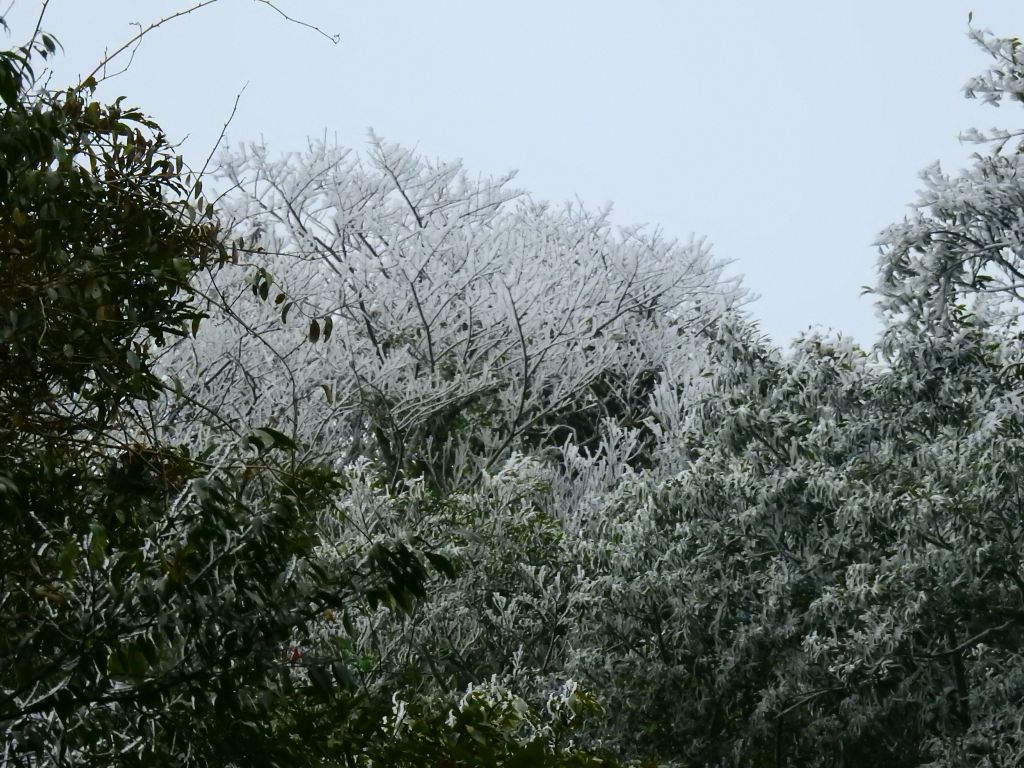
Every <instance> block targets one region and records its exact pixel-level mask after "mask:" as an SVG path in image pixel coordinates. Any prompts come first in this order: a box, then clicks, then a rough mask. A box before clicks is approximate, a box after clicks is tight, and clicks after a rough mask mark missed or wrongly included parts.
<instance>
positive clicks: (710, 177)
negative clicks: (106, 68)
mask: <svg viewBox="0 0 1024 768" xmlns="http://www.w3.org/2000/svg"><path fill="white" fill-rule="evenodd" d="M9 1H10V0H0V11H2V10H3V9H4V8H5V7H6V4H7V2H9ZM188 4H189V3H188V1H187V0H184V1H181V0H178V1H170V0H145V1H144V0H94V1H93V2H87V1H86V0H52V2H51V3H50V8H49V11H48V15H47V17H46V21H45V23H44V27H45V28H46V29H47V30H48V31H50V32H52V33H54V34H55V35H56V36H57V37H58V38H59V39H60V41H61V42H62V44H63V45H64V47H65V49H66V51H65V55H64V56H63V57H62V58H61V59H60V60H59V61H58V66H57V75H56V80H55V81H54V85H60V84H63V83H65V82H68V81H70V80H71V79H72V78H73V77H74V75H75V74H77V73H84V72H86V71H88V70H89V69H91V65H92V64H93V63H94V62H96V61H97V60H99V59H100V58H101V56H102V53H103V50H104V48H105V47H111V48H112V47H116V46H117V45H118V44H120V43H121V42H123V41H124V40H125V39H127V38H128V37H129V36H131V34H132V32H133V29H132V27H131V26H130V23H131V22H133V21H141V22H144V23H148V22H149V21H152V20H155V19H156V18H159V17H160V16H162V15H166V14H167V13H169V12H173V11H176V10H179V9H181V8H183V7H186V6H187V5H188ZM278 7H280V8H281V9H282V10H284V11H285V12H287V13H288V14H290V15H293V16H297V17H299V18H301V19H303V20H305V21H308V22H311V23H315V24H317V25H318V26H319V27H321V28H322V29H324V30H325V31H327V32H330V33H337V34H339V35H340V37H341V42H340V44H338V45H332V44H331V43H329V42H327V41H326V40H324V39H323V38H321V37H319V36H317V35H316V34H315V33H313V32H311V31H309V30H307V29H303V28H301V27H298V26H296V25H291V24H287V23H286V22H284V21H283V20H282V19H281V18H280V17H279V16H278V15H277V14H275V13H274V12H273V11H272V10H271V9H270V8H268V7H266V6H264V5H261V4H259V3H256V2H253V0H221V2H220V3H218V4H217V5H214V6H212V7H210V8H208V9H205V10H203V11H200V12H198V13H196V14H194V15H192V16H190V17H187V18H184V19H181V20H178V21H176V22H174V23H172V24H170V25H168V26H166V27H164V28H162V29H160V30H157V31H156V32H154V33H153V34H152V35H151V36H150V37H148V38H147V40H146V41H145V42H144V43H143V45H142V47H141V48H140V50H139V51H138V53H137V55H136V57H135V60H134V62H133V64H132V67H131V69H130V70H129V71H128V72H127V73H126V74H124V75H121V76H120V77H118V78H116V79H114V80H113V81H111V82H110V83H109V84H108V85H107V86H106V90H105V92H104V95H105V96H109V97H112V96H116V95H122V94H123V95H126V96H128V98H129V100H130V102H132V103H134V104H136V105H138V106H140V107H142V108H143V109H144V110H145V111H147V112H148V113H150V114H151V115H153V116H154V117H155V118H156V119H157V120H158V121H159V122H160V123H161V125H163V127H164V128H165V129H166V130H167V131H168V133H169V134H170V136H171V137H172V138H174V139H182V138H184V137H185V136H188V139H187V141H186V142H185V144H184V149H185V152H186V155H187V156H188V157H190V158H191V162H193V163H195V164H198V163H200V162H201V160H202V157H205V155H206V154H207V152H208V150H209V148H210V147H211V146H212V145H213V143H214V141H215V139H216V136H217V135H218V133H219V132H220V129H221V124H222V123H223V121H224V120H225V118H226V117H227V115H228V114H229V112H230V110H231V105H232V103H233V102H234V98H235V94H236V93H237V92H238V90H239V89H241V87H242V86H243V85H245V83H246V82H248V83H249V85H248V89H247V90H246V92H245V94H244V95H243V97H242V102H241V105H240V107H239V110H238V114H237V116H236V118H235V120H234V122H233V123H232V125H231V127H230V130H229V137H230V139H231V141H232V142H240V141H248V140H252V139H258V138H260V137H263V138H264V139H265V140H266V141H267V142H268V144H269V145H270V147H271V148H272V149H275V150H281V151H286V150H290V149H298V148H301V147H302V146H304V144H305V139H306V137H307V136H309V135H322V134H323V132H324V131H325V130H327V131H328V133H329V134H330V135H332V136H336V137H337V138H338V140H339V141H340V142H341V143H343V144H347V145H350V146H354V147H359V146H361V145H362V144H363V143H364V142H365V140H366V130H367V129H368V128H370V127H372V128H373V129H374V130H376V131H377V133H378V134H380V135H381V136H382V137H384V138H385V139H387V140H389V141H397V142H400V143H403V144H406V145H415V146H418V147H419V149H420V150H421V151H422V152H424V153H426V154H428V155H430V156H432V157H434V156H436V157H441V158H453V157H461V158H463V159H464V160H465V162H466V165H467V166H468V167H469V168H470V169H471V170H472V171H474V172H480V173H484V174H497V173H500V172H503V171H505V170H508V169H510V168H515V169H518V170H519V177H518V179H517V182H516V186H519V187H522V188H524V189H526V190H527V191H529V192H530V193H531V194H532V195H533V196H534V197H536V198H541V199H548V200H552V201H561V200H565V199H573V198H579V199H580V200H582V201H583V202H584V203H586V204H588V205H591V206H598V205H601V204H603V203H605V202H607V201H612V202H614V203H615V214H614V219H615V220H616V221H617V222H618V223H621V224H631V223H636V222H647V223H649V224H651V225H657V226H660V227H661V228H662V229H663V230H664V231H665V232H666V233H667V234H671V235H677V236H679V237H681V238H686V237H687V236H689V234H690V233H697V234H699V235H706V236H707V238H708V239H709V240H710V242H712V243H713V244H714V250H715V252H716V253H717V255H719V256H720V257H722V258H725V259H729V260H731V261H732V262H733V265H732V267H731V269H732V271H733V272H734V273H740V274H742V275H744V278H745V281H746V284H747V286H748V287H749V288H751V289H752V290H753V291H755V292H756V293H758V294H759V295H760V298H759V299H758V300H757V302H756V303H755V304H754V305H753V306H752V307H751V310H752V313H753V314H754V315H755V316H756V317H757V318H759V320H760V324H761V327H762V329H763V330H764V331H766V332H767V333H769V334H770V335H771V336H772V337H773V338H775V339H776V341H778V342H780V343H785V342H787V341H788V340H789V339H790V338H791V337H792V336H794V335H795V334H797V333H799V332H800V331H802V330H805V329H806V328H808V327H809V326H818V327H823V328H834V329H836V330H840V331H842V332H844V333H847V334H852V335H853V336H854V337H855V338H856V339H857V340H858V341H861V342H862V343H865V344H867V343H870V342H871V340H872V339H873V338H874V336H875V334H876V333H877V330H878V327H879V326H878V323H877V321H876V319H875V317H874V311H873V308H872V305H871V302H870V300H869V299H868V298H865V297H861V296H860V289H861V286H863V285H865V284H868V283H872V282H873V280H874V266H875V258H876V252H875V249H874V248H873V247H872V245H871V243H872V241H873V240H874V239H875V236H876V234H877V233H878V231H879V230H880V229H882V228H883V227H884V226H885V225H886V224H888V223H890V222H892V221H894V220H897V219H899V218H901V217H902V216H904V215H905V214H906V212H907V209H906V205H907V204H908V203H911V202H912V201H913V200H914V198H915V190H916V189H917V187H918V179H917V173H918V171H920V170H921V169H922V168H923V167H924V166H926V165H928V164H929V163H931V162H932V161H934V160H941V161H942V162H943V165H944V166H946V167H947V168H948V169H949V170H955V169H956V168H959V167H961V166H962V165H963V164H964V163H965V161H966V159H967V157H968V156H969V155H970V153H971V152H972V151H974V149H975V148H974V147H972V146H970V145H963V146H961V145H960V144H959V143H958V141H957V138H956V137H957V134H958V133H959V132H960V131H961V130H962V129H964V128H967V127H970V126H977V127H979V128H988V127H991V126H992V125H1002V126H1007V127H1013V126H1017V125H1019V124H1020V123H1021V115H1020V113H1019V111H1018V110H1015V109H1013V108H1004V109H1003V110H1000V111H996V110H993V109H992V108H985V107H982V106H981V105H980V104H979V103H977V102H967V101H965V100H964V99H963V98H962V95H961V93H960V88H961V86H962V85H963V83H964V81H965V80H966V79H967V78H968V77H970V76H971V75H973V74H975V73H977V72H980V71H981V70H982V69H983V68H984V67H985V66H986V65H987V61H986V60H985V58H984V56H983V54H982V53H981V51H980V50H978V49H976V48H975V47H974V46H973V45H972V44H971V43H970V42H969V41H968V40H967V39H966V37H965V35H966V32H967V14H968V11H970V10H973V12H974V24H975V25H976V26H979V27H983V28H985V27H987V28H991V29H992V30H993V31H995V32H996V33H997V34H1004V35H1015V34H1024V5H1022V4H1021V3H1020V0H1015V1H1011V0H885V1H883V0H830V1H829V2H821V0H800V1H799V2H796V1H793V2H785V1H784V0H780V1H778V2H772V3H769V2H764V1H763V0H747V1H746V2H744V1H742V0H717V1H716V2H706V1H703V0H702V1H701V2H696V1H695V0H629V1H628V2H627V1H625V0H620V1H619V2H612V1H611V0H608V1H604V0H547V1H546V2H544V1H542V0H516V2H501V3H497V2H485V1H484V0H433V1H432V2H423V0H344V1H342V0H336V1H328V0H320V1H317V0H279V2H278ZM38 8H39V2H38V0H16V2H15V4H14V6H13V9H12V11H11V13H10V14H9V17H8V21H9V22H10V23H11V26H12V35H11V38H10V40H11V41H12V42H23V41H24V39H25V38H27V36H28V34H29V33H30V31H31V26H32V23H34V17H35V14H36V13H37V12H38ZM30 20H31V21H30Z"/></svg>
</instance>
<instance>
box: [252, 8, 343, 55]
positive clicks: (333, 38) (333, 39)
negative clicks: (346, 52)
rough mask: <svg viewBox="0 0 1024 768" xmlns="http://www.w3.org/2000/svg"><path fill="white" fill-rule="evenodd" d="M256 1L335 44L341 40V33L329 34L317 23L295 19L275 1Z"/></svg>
mask: <svg viewBox="0 0 1024 768" xmlns="http://www.w3.org/2000/svg"><path fill="white" fill-rule="evenodd" d="M255 1H256V2H257V3H263V5H265V6H267V7H268V8H270V9H272V10H274V11H276V12H277V13H278V14H279V15H280V16H281V18H283V19H284V20H285V21H290V22H291V23H292V24H298V25H299V26H300V27H305V28H306V29H311V30H313V31H314V32H316V33H317V34H318V35H320V36H322V37H324V38H326V39H328V40H330V41H331V42H332V43H334V44H335V45H337V44H338V43H340V42H341V35H339V34H337V33H335V34H333V35H329V34H327V33H326V32H324V31H323V30H322V29H320V27H318V26H316V25H315V24H310V23H309V22H307V21H302V20H300V19H293V18H292V17H291V16H289V15H288V14H287V13H285V12H284V11H282V10H281V9H280V8H278V7H277V6H276V5H274V3H272V2H271V0H255Z"/></svg>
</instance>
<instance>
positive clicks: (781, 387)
mask: <svg viewBox="0 0 1024 768" xmlns="http://www.w3.org/2000/svg"><path fill="white" fill-rule="evenodd" d="M972 36H973V38H974V39H975V41H976V42H977V43H978V44H980V46H981V47H982V49H983V50H984V51H985V52H986V53H987V54H988V55H989V56H990V57H991V59H992V61H993V65H992V67H991V68H990V70H988V71H987V72H986V73H984V74H982V75H981V76H979V77H977V78H974V79H972V80H971V81H970V82H969V83H968V85H967V87H966V92H967V95H968V96H972V97H980V98H982V99H984V100H985V101H987V102H989V103H991V104H994V105H997V106H998V105H1000V104H1001V103H1003V102H1004V101H1007V100H1009V101H1024V85H1022V84H1024V51H1022V49H1021V44H1020V42H1019V41H1018V40H1016V39H1015V38H998V37H995V36H992V35H991V34H988V33H983V32H979V31H972ZM56 52H57V44H56V41H55V40H53V39H52V38H51V37H49V36H48V35H46V34H43V33H37V34H36V35H35V37H34V39H33V41H32V42H31V43H30V44H28V45H27V46H25V47H22V48H19V49H15V50H11V51H5V52H0V100H2V102H3V105H2V106H0V259H2V260H3V270H2V272H0V364H2V367H3V371H4V375H3V377H2V380H0V731H2V733H3V746H2V750H3V752H2V761H3V762H4V764H5V765H6V764H10V765H14V766H26V767H28V766H31V767H32V768H35V767H36V766H91V765H96V766H101V765H102V766H110V765H115V766H116V765H123V766H151V765H155V766H160V765H167V766H171V765H190V766H192V765H194V766H211V767H212V766H250V765H252V766H303V765H309V766H313V765H318V766H319V765H344V766H384V765H388V766H392V765H395V766H427V765H430V766H434V765H446V766H495V768H497V766H545V765H547V766H597V765H604V766H613V765H664V766H693V767H694V768H696V767H697V766H708V765H719V766H735V767H736V768H739V767H740V766H765V765H769V766H779V767H781V766H812V767H819V768H840V767H842V766H855V765H862V764H866V763H874V764H878V765H884V766H907V767H908V768H909V767H910V766H924V765H928V766H936V767H937V768H940V767H943V766H949V767H950V768H952V767H953V766H961V765H980V766H990V767H991V768H997V767H1001V766H1009V765H1016V764H1018V763H1019V761H1020V759H1021V756H1022V755H1024V730H1022V726H1021V723H1022V722H1024V693H1022V692H1024V664H1022V648H1024V645H1022V643H1024V573H1022V572H1021V559H1022V556H1024V551H1022V541H1024V527H1022V525H1024V524H1022V519H1024V518H1022V507H1021V503H1022V502H1021V493H1020V487H1019V477H1020V475H1021V468H1022V462H1024V411H1022V403H1024V389H1022V387H1024V384H1022V378H1021V371H1022V354H1024V350H1022V343H1024V336H1022V332H1021V327H1020V321H1019V319H1018V318H1019V308H1020V307H1019V305H1020V302H1021V299H1022V293H1021V290H1022V286H1024V275H1022V270H1024V267H1022V266H1021V264H1020V256H1021V252H1022V242H1024V240H1022V238H1024V235H1022V232H1024V223H1022V222H1024V219H1022V216H1021V210H1022V209H1024V193H1022V191H1021V190H1022V186H1021V181H1020V178H1021V173H1020V168H1019V166H1020V164H1021V163H1022V162H1024V161H1022V159H1021V158H1022V157H1024V154H1022V152H1021V145H1020V144H1019V143H1018V142H1019V141H1020V136H1021V135H1022V134H1021V133H1017V132H1013V131H998V130H997V131H991V132H989V133H986V134H982V133H979V132H973V133H971V134H969V136H970V137H971V138H973V139H974V140H976V141H978V142H979V153H978V154H977V155H976V156H975V158H974V160H973V162H972V165H971V166H970V167H969V168H968V169H966V170H965V171H963V172H962V173H960V174H957V175H948V174H945V173H943V172H942V171H941V169H939V168H938V167H935V168H933V169H929V170H928V171H927V172H926V173H925V174H924V177H923V178H924V190H923V192H922V193H921V198H920V200H919V204H918V206H917V208H916V209H915V210H914V212H913V213H912V214H911V215H910V216H908V217H907V218H906V219H904V220H903V221H902V222H899V223H897V224H895V225H893V226H892V227H890V228H889V229H887V230H886V231H885V232H884V233H883V234H882V235H881V238H880V242H879V246H880V256H879V272H878V282H877V285H876V287H875V289H874V294H875V297H876V300H877V302H878V306H879V308H880V310H881V311H882V313H883V314H884V316H885V318H886V328H885V331H884V333H883V335H882V336H881V338H880V339H878V341H877V342H876V343H875V344H873V345H871V346H867V347H863V346H859V345H857V344H855V343H853V342H852V341H850V340H849V339H846V338H844V337H842V336H841V335H824V334H807V335H805V336H802V337H800V338H798V339H796V340H795V341H794V342H793V343H792V344H791V345H790V347H789V348H788V349H787V350H782V349H779V348H777V347H776V346H774V345H772V344H771V343H770V342H768V341H767V340H766V339H765V338H763V337H762V335H761V334H760V333H759V331H758V329H757V324H756V321H755V320H754V319H753V318H752V316H751V314H750V312H749V308H748V307H747V305H746V299H747V295H746V293H745V291H744V290H743V288H742V286H741V285H740V284H739V283H738V282H737V281H735V280H731V279H729V278H727V277H726V276H725V273H724V265H723V263H722V262H721V261H719V260H717V259H715V258H714V257H713V256H712V255H711V253H710V251H709V249H708V248H707V247H706V246H705V245H704V243H703V242H702V241H697V240H694V241H690V242H685V243H679V242H675V241H672V240H668V239H666V238H664V237H663V236H662V235H661V234H660V233H659V232H657V231H647V230H643V229H639V228H618V227H616V226H614V225H613V224H612V222H611V220H610V216H609V214H608V212H607V211H596V212H595V211H589V210H586V209H584V208H582V207H580V206H563V207H559V206H553V205H550V204H546V203H541V202H538V201H535V200H533V199H531V198H530V197H529V196H528V195H526V194H525V193H523V192H520V191H517V190H514V189H512V188H511V186H510V182H511V178H510V177H502V178H497V179H488V178H482V177H474V176H472V175H470V174H469V173H467V172H466V171H465V170H464V169H463V168H462V166H461V164H459V163H447V162H441V161H432V160H429V159H427V158H424V157H422V156H420V155H417V154H416V153H415V152H412V151H409V150H406V149H403V148H402V147H399V146H397V145H393V144H389V143H387V142H384V141H383V140H380V139H377V138H376V137H374V138H373V140H372V141H371V144H370V148H369V150H368V152H366V153H365V154H364V155H362V156H360V155H358V154H357V153H353V152H350V151H348V150H345V149H344V148H340V147H336V146H332V145H328V144H324V143H313V144H311V145H310V146H309V148H308V149H307V150H306V151H305V152H302V153H295V154H288V155H283V156H279V157H274V156H273V155H272V154H271V153H270V151H269V150H268V149H266V148H265V147H263V146H260V145H252V146H248V147H242V148H238V149H235V150H232V151H229V152H227V153H226V154H225V155H224V157H223V159H222V161H221V163H220V169H221V170H220V176H219V177H218V178H217V179H215V180H212V181H211V180H210V179H203V178H201V177H199V175H197V174H193V173H192V171H191V170H190V168H189V166H188V165H187V163H186V162H185V161H184V160H183V159H182V158H181V157H179V156H178V155H177V153H176V151H175V148H174V147H173V146H171V145H170V144H169V142H168V140H167V139H166V137H165V136H164V135H163V134H162V133H161V131H160V128H159V125H158V123H157V122H156V121H154V120H153V119H152V118H150V117H148V116H146V115H145V114H144V113H143V112H142V111H140V110H138V109H135V108H131V107H129V106H127V105H126V103H125V101H124V100H122V99H117V100H114V101H113V102H103V101H100V100H99V99H98V97H97V96H96V93H97V91H96V87H95V86H96V84H95V82H93V81H90V80H86V81H85V82H84V83H82V84H81V85H79V86H77V87H73V88H70V89H68V90H51V89H48V88H45V87H43V86H41V85H40V84H39V82H38V80H37V79H36V78H35V76H34V70H33V67H34V66H37V65H38V64H39V63H45V60H46V59H47V58H48V57H50V56H52V55H54V54H55V53H56ZM204 181H205V182H206V183H207V184H208V185H210V184H211V183H212V184H215V185H217V186H218V187H219V189H220V190H221V192H222V194H220V195H218V197H217V200H216V204H213V203H211V202H208V200H207V199H206V198H205V197H204V195H203V192H202V188H203V183H204Z"/></svg>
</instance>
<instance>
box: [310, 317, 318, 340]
mask: <svg viewBox="0 0 1024 768" xmlns="http://www.w3.org/2000/svg"><path fill="white" fill-rule="evenodd" d="M319 338H320V323H318V322H317V321H316V320H310V321H309V340H310V341H312V342H313V343H314V344H315V343H316V342H317V341H318V340H319Z"/></svg>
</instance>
